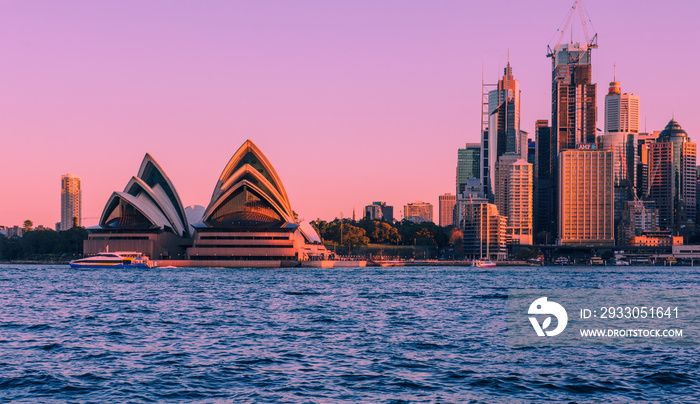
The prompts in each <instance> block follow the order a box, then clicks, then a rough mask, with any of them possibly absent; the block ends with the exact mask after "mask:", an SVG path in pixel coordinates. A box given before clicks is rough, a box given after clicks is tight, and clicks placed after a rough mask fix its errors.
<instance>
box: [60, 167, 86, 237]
mask: <svg viewBox="0 0 700 404" xmlns="http://www.w3.org/2000/svg"><path fill="white" fill-rule="evenodd" d="M80 199H81V192H80V177H78V176H77V175H73V174H66V175H62V176H61V230H68V229H70V228H72V227H73V226H74V225H76V224H77V225H78V226H82V210H81V204H80Z"/></svg>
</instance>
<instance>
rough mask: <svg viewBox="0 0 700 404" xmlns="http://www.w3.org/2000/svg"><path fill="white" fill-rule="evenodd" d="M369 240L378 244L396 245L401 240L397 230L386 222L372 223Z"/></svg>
mask: <svg viewBox="0 0 700 404" xmlns="http://www.w3.org/2000/svg"><path fill="white" fill-rule="evenodd" d="M370 239H371V240H372V241H374V242H375V243H378V244H396V243H397V242H398V241H399V240H401V236H399V232H398V230H396V228H395V227H393V226H392V225H390V224H389V223H387V222H379V221H375V222H374V230H372V233H371V234H370Z"/></svg>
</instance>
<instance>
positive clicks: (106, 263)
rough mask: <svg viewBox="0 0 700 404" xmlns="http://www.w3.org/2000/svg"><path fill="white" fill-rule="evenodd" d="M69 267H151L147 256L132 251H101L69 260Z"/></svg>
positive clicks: (151, 264)
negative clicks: (90, 255)
mask: <svg viewBox="0 0 700 404" xmlns="http://www.w3.org/2000/svg"><path fill="white" fill-rule="evenodd" d="M70 267H71V268H152V267H153V263H152V262H151V261H150V260H149V259H148V257H147V256H145V255H143V254H141V253H140V252H134V251H117V252H103V253H99V254H97V255H94V256H92V257H87V258H81V259H79V260H75V261H71V262H70Z"/></svg>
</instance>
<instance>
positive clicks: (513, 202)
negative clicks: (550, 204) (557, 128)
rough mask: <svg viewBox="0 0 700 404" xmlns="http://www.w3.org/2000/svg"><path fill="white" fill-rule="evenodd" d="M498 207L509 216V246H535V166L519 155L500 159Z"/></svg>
mask: <svg viewBox="0 0 700 404" xmlns="http://www.w3.org/2000/svg"><path fill="white" fill-rule="evenodd" d="M497 172H498V178H497V180H496V206H497V207H498V212H499V213H500V214H501V215H503V216H506V218H507V222H506V243H513V244H527V245H530V244H532V164H530V163H528V162H527V161H525V160H523V159H522V158H521V157H520V155H518V154H515V153H506V154H504V155H502V156H501V157H500V158H499V159H498V169H497Z"/></svg>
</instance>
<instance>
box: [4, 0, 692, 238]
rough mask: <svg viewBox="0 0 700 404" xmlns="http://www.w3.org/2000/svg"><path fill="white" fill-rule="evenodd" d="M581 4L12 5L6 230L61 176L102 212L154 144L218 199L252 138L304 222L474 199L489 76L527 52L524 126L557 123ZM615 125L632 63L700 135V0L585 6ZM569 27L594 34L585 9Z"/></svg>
mask: <svg viewBox="0 0 700 404" xmlns="http://www.w3.org/2000/svg"><path fill="white" fill-rule="evenodd" d="M572 4H573V1H570V0H533V1H515V0H513V1H510V0H507V1H500V2H496V1H479V2H476V1H469V0H455V1H448V0H439V1H426V0H424V1H414V0H395V1H392V0H371V1H362V0H353V1H342V0H338V1H325V0H319V1H314V0H304V1H281V0H278V1H267V0H256V1H252V0H251V1H172V0H167V1H165V0H163V1H155V0H152V1H144V0H138V1H135V0H134V1H132V0H119V1H116V0H103V1H90V0H83V1H71V0H62V1H60V2H57V1H53V0H45V1H37V0H0V139H1V142H0V145H1V146H0V170H2V173H3V174H4V175H3V177H4V184H3V186H2V187H0V225H5V226H12V225H21V224H22V222H23V221H24V220H27V219H29V220H32V221H33V222H34V224H35V225H44V226H50V227H53V226H54V225H55V223H56V222H58V221H60V178H61V175H63V174H67V173H72V174H76V175H78V176H80V177H81V178H82V203H83V208H82V215H83V225H87V226H91V225H95V224H97V222H98V220H99V216H100V214H101V213H102V210H103V208H104V205H105V203H106V202H107V199H108V198H109V196H110V195H111V193H112V192H114V191H122V190H123V188H124V186H125V185H126V184H127V182H128V181H129V179H130V178H131V177H132V176H134V175H136V174H137V171H138V168H139V165H140V163H141V160H142V159H143V156H144V155H145V153H150V154H151V155H153V156H154V158H155V159H156V160H157V161H158V163H159V164H160V165H161V167H163V169H164V170H165V172H166V173H167V174H168V176H169V177H170V179H171V180H172V182H173V184H174V185H175V187H176V189H177V191H178V193H179V195H180V197H181V199H182V202H183V204H184V205H185V206H188V205H203V206H206V205H207V204H208V203H209V200H210V198H211V194H212V192H213V189H214V185H215V184H216V180H217V178H218V177H219V175H220V174H221V171H222V170H223V168H224V167H225V165H226V163H227V162H228V160H229V159H230V158H231V156H232V155H233V153H234V152H235V151H236V150H237V149H238V147H239V146H240V145H241V144H242V143H243V142H244V141H245V140H246V139H251V140H252V141H253V142H254V143H256V144H257V145H258V146H259V147H260V148H261V149H262V151H263V153H265V155H266V156H267V157H268V158H269V160H270V161H271V163H272V164H273V166H274V167H275V168H276V170H277V172H278V174H279V175H280V177H281V179H282V182H283V183H284V186H285V188H286V190H287V193H288V194H289V198H290V201H291V203H292V208H293V209H294V210H295V211H296V212H297V213H298V214H299V216H300V218H301V219H303V220H307V221H310V220H313V219H316V218H321V219H324V220H332V219H333V218H335V217H340V215H341V214H342V215H343V216H344V217H350V216H352V212H353V209H355V210H356V214H357V217H358V218H359V217H361V216H362V212H363V207H364V206H365V205H367V204H370V203H371V202H373V201H386V202H387V203H388V204H389V205H393V206H394V212H395V216H396V217H397V218H400V217H401V216H400V214H401V212H402V210H403V205H404V204H406V203H408V202H413V201H425V202H430V203H432V204H433V205H434V206H435V214H434V217H435V220H436V221H437V217H438V196H439V195H441V194H444V193H454V192H455V169H456V164H457V149H458V148H460V147H464V144H465V143H471V142H479V140H480V137H479V130H480V108H481V105H480V103H481V82H482V72H483V76H484V78H485V80H486V81H487V82H496V80H498V78H499V76H500V75H502V70H503V67H504V66H505V64H506V62H507V60H508V58H509V60H510V63H511V66H512V67H513V74H514V76H515V78H516V79H518V80H519V82H520V89H521V127H522V129H523V130H526V131H528V132H530V134H531V137H533V138H534V123H535V120H537V119H550V102H551V99H550V98H551V95H550V93H551V59H548V58H547V57H546V49H547V45H548V44H550V45H552V46H553V45H554V44H555V42H556V39H557V36H558V35H556V34H557V32H556V31H557V29H558V28H559V27H560V26H561V25H562V23H563V21H564V19H565V17H566V15H567V14H568V12H569V9H570V8H571V6H572ZM584 6H585V9H586V11H587V13H588V17H590V21H587V28H588V30H589V32H590V34H591V35H592V34H593V33H594V32H596V33H597V34H598V44H599V48H598V49H596V50H594V51H593V81H594V82H595V83H597V84H598V127H599V128H602V126H603V105H604V96H605V94H606V93H607V87H608V83H609V82H610V81H611V80H612V77H613V65H615V66H616V72H617V80H618V81H619V82H620V83H621V86H622V91H623V92H630V93H634V94H636V95H639V96H640V98H641V120H642V127H646V128H647V130H648V131H653V130H662V129H663V127H664V126H665V125H666V123H668V121H669V120H670V119H671V118H672V117H674V116H675V118H676V120H677V121H678V122H679V123H680V124H681V125H682V126H683V128H684V129H685V130H686V132H688V134H689V135H690V137H691V139H692V140H696V139H697V138H699V137H700V114H698V112H697V111H698V94H700V75H698V74H697V67H696V65H697V64H698V62H700V56H699V55H700V53H698V52H697V45H696V42H697V39H698V38H699V37H700V35H699V33H698V31H697V28H695V26H696V19H697V17H698V16H699V15H700V2H697V1H677V0H671V1H665V2H660V1H656V0H641V1H640V0H637V1H631V0H619V1H618V0H616V1H609V0H586V1H585V3H584ZM571 25H572V27H574V32H573V34H571V35H569V34H567V38H568V39H570V38H573V39H574V40H583V34H582V30H581V28H580V27H581V23H580V19H579V17H578V15H574V17H573V19H572V22H571Z"/></svg>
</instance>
